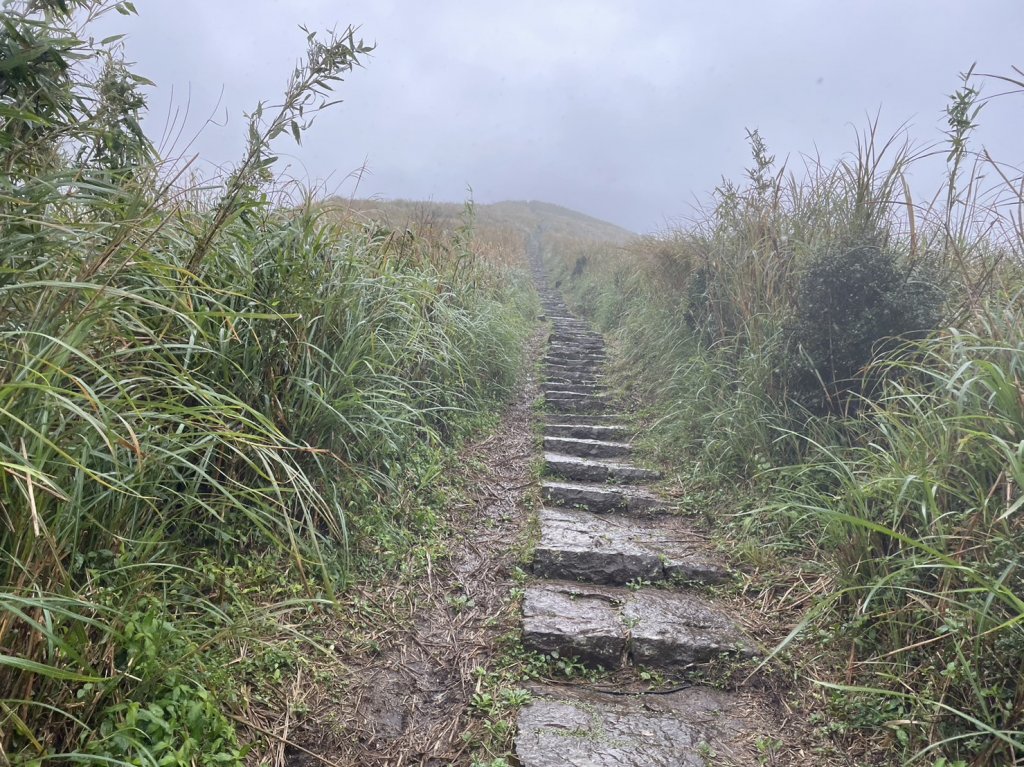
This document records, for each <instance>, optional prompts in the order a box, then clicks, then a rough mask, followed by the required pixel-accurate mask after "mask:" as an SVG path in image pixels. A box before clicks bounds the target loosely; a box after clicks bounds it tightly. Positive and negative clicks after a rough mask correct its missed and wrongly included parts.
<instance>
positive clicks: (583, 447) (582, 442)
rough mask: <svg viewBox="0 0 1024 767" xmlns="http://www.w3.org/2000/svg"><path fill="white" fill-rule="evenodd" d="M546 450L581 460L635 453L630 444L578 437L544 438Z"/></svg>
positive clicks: (621, 456)
mask: <svg viewBox="0 0 1024 767" xmlns="http://www.w3.org/2000/svg"><path fill="white" fill-rule="evenodd" d="M544 449H545V450H550V451H551V452H552V453H561V454H562V455H575V456H577V457H579V458H624V457H626V456H628V455H629V454H630V453H632V452H633V447H632V445H630V444H629V443H628V442H607V441H605V440H601V439H580V438H577V437H544Z"/></svg>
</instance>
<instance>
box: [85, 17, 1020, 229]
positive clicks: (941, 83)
mask: <svg viewBox="0 0 1024 767" xmlns="http://www.w3.org/2000/svg"><path fill="white" fill-rule="evenodd" d="M139 6H140V11H141V14H142V15H141V16H140V17H139V18H138V19H130V20H127V21H125V20H123V19H121V18H120V17H116V18H114V17H108V18H107V19H105V21H104V29H103V31H102V34H108V33H110V31H127V32H128V33H129V39H128V41H127V54H128V58H129V59H133V60H136V61H137V62H138V69H139V71H140V72H141V73H143V74H145V75H147V76H149V77H151V78H152V79H154V80H155V81H156V82H157V83H159V85H160V89H159V90H158V91H157V92H156V93H154V94H152V95H151V104H152V105H153V107H154V108H153V110H152V116H151V117H150V120H149V126H150V129H151V131H159V125H160V123H162V121H163V119H164V112H165V108H166V104H167V99H168V96H167V94H168V93H169V92H170V87H171V86H173V87H174V90H175V94H176V95H175V98H176V100H177V101H178V103H179V104H180V103H181V100H182V98H183V94H184V93H185V92H186V90H187V88H188V86H189V84H191V89H192V105H191V108H192V113H193V116H194V124H195V123H198V122H201V119H200V118H201V117H204V116H205V115H206V114H207V113H208V112H209V110H210V109H211V108H212V107H213V105H214V103H216V100H217V97H218V94H219V93H220V91H221V89H222V88H223V89H224V99H223V104H222V110H223V111H226V112H227V113H228V115H229V116H230V120H229V123H228V125H227V126H226V127H216V126H209V127H207V128H206V129H205V130H204V131H203V133H202V135H201V136H200V138H199V140H198V141H197V144H196V148H197V149H198V150H199V151H201V152H202V153H203V154H204V156H207V157H208V158H209V159H211V160H212V161H213V162H215V163H225V162H230V161H231V160H232V159H233V158H234V157H236V156H237V154H238V153H239V152H240V150H241V145H242V132H243V121H242V119H241V115H242V112H243V111H245V110H248V109H251V108H252V107H253V106H254V105H255V103H256V102H257V101H258V100H260V99H264V100H270V101H273V99H274V98H275V97H276V96H277V95H278V94H279V93H280V90H281V88H282V87H283V84H284V82H285V80H286V78H287V76H288V73H289V72H290V70H291V67H292V66H293V64H294V62H295V60H296V58H297V57H298V56H299V55H301V53H302V48H303V36H302V33H301V32H299V30H298V25H299V24H307V25H308V26H310V27H312V28H326V27H330V26H342V27H343V26H345V25H347V24H349V23H353V24H359V25H361V30H360V31H361V33H362V34H363V35H364V36H365V37H366V38H367V39H370V40H375V41H376V42H377V43H378V49H377V51H376V53H375V54H374V55H373V56H372V57H371V58H370V59H369V60H368V61H367V66H366V69H365V70H360V71H356V72H354V73H352V75H351V76H350V77H349V78H348V82H346V83H345V84H343V85H342V86H341V87H340V90H339V95H340V96H341V98H343V99H344V100H345V103H343V104H341V105H339V106H338V107H336V108H334V109H333V110H332V111H331V112H330V113H328V114H325V115H323V116H322V117H321V119H320V120H319V122H318V124H317V125H316V126H315V127H314V129H313V131H312V132H311V133H310V134H309V135H308V138H307V142H306V144H305V145H304V146H303V147H302V148H299V149H296V148H294V147H290V146H287V145H282V146H281V150H282V151H283V152H286V153H287V156H288V157H289V158H292V159H290V162H291V163H292V167H293V171H294V172H296V173H297V174H299V175H305V174H308V175H309V176H310V177H311V179H316V178H324V177H328V176H330V177H331V178H332V182H331V183H332V184H334V185H335V188H337V190H338V191H340V192H342V193H346V194H347V193H350V192H351V191H352V188H351V183H350V182H345V180H344V179H345V177H346V175H347V174H348V173H349V172H350V171H352V170H353V169H355V168H358V167H359V166H360V165H361V164H362V162H363V160H364V158H365V159H366V160H367V163H368V168H369V171H370V173H369V175H367V176H366V177H365V178H364V179H363V181H362V185H361V186H360V189H359V193H360V194H364V195H365V194H379V195H381V196H385V197H410V198H416V197H420V198H432V199H436V200H461V199H462V198H463V197H464V195H465V192H466V187H467V185H472V187H473V189H474V193H475V195H476V196H477V199H478V200H480V201H482V202H491V201H496V200H500V199H522V198H529V199H544V200H549V201H551V202H555V203H559V204H563V205H567V206H569V207H573V208H576V209H579V210H581V211H583V212H586V213H590V214H592V215H597V216H600V217H602V218H606V219H609V220H612V221H615V222H617V223H620V224H623V225H625V226H628V227H630V228H632V229H635V230H649V229H653V228H657V227H659V226H660V225H661V224H662V223H663V222H664V221H665V220H666V219H668V218H675V217H679V216H681V215H685V214H686V213H687V210H688V208H689V205H690V203H691V202H692V201H693V200H694V199H695V198H702V197H704V196H705V195H706V194H707V193H708V192H709V191H710V190H711V189H712V188H713V187H714V186H715V185H716V184H718V183H719V181H720V179H721V177H722V176H723V175H725V176H729V177H734V178H735V177H738V176H739V175H741V174H742V171H743V167H744V164H745V162H746V157H747V148H746V145H745V142H744V130H745V129H746V128H755V127H756V128H759V129H760V130H761V131H762V133H763V134H764V136H765V138H766V139H767V140H768V142H769V147H770V148H771V149H772V150H773V151H774V152H775V153H776V154H777V155H778V156H779V158H780V159H781V158H784V157H787V156H789V157H791V158H793V159H794V161H798V160H799V157H798V155H799V153H801V152H808V153H813V152H814V151H816V150H818V151H820V152H821V153H822V155H823V157H824V158H825V159H826V160H833V159H835V158H836V157H837V156H839V155H840V154H841V153H842V152H845V151H848V150H850V149H852V147H853V136H854V128H855V127H857V128H859V127H863V125H864V124H865V120H866V117H865V116H866V115H867V114H869V113H870V114H873V113H874V112H875V111H876V110H878V109H879V108H881V114H882V123H883V125H884V127H885V129H886V130H891V129H895V128H896V127H897V126H898V125H900V124H901V123H903V122H904V121H907V120H911V121H912V122H913V123H914V124H915V125H916V129H915V131H914V132H915V134H916V135H918V136H920V137H921V138H923V139H925V140H936V139H938V138H941V133H940V129H941V117H942V110H943V108H944V106H945V103H946V97H947V95H948V94H949V93H951V92H952V91H953V90H954V89H955V88H956V87H957V73H958V72H960V71H961V70H963V69H965V68H966V67H968V66H969V65H970V64H971V62H972V61H975V60H978V61H979V62H981V63H980V67H982V68H985V69H988V70H990V71H996V72H1007V71H1008V70H1009V67H1010V65H1011V64H1014V63H1016V64H1022V63H1024V62H1022V61H1021V60H1020V59H1019V58H1017V57H1018V56H1019V55H1020V54H1019V44H1018V34H1017V33H1018V32H1019V30H1020V29H1021V28H1024V25H1022V23H1021V22H1024V6H1021V5H1020V4H1019V3H1018V2H1016V1H1015V0H988V1H984V0H983V1H981V2H977V3H974V4H973V5H972V6H971V8H970V10H969V15H966V14H963V13H962V14H961V15H957V14H956V13H954V12H953V11H956V10H961V11H962V10H963V9H962V8H961V7H960V6H956V5H953V4H949V5H946V4H944V3H935V2H925V1H924V0H907V1H906V2H901V3H891V2H884V1H883V0H867V1H866V2H858V3H839V2H822V1H820V0H801V1H797V0H791V1H779V2H772V3H764V2H755V1H754V0H733V1H732V2H728V3H712V2H710V0H700V1H699V2H698V1H697V0H685V1H682V2H673V1H671V0H639V1H638V2H635V3H622V2H618V1H617V0H561V1H560V2H557V3H554V2H550V1H541V0H523V1H521V2H516V3H506V2H499V1H498V0H490V1H487V2H473V3H469V2H458V1H457V0H438V1H437V2H432V3H420V2H412V0H409V1H408V2H401V1H400V0H387V1H381V0H377V1H374V2H371V1H370V0H359V1H358V2H356V1H353V2H349V3H345V4H337V3H333V2H327V1H326V0H303V2H287V3H286V2H272V1H271V0H262V1H261V2H252V1H250V2H240V1H239V0H218V2H216V3H212V2H199V0H176V1H175V2H171V0H153V1H152V2H150V3H148V4H141V3H140V4H139ZM1018 102H1024V98H1020V97H1018ZM1020 115H1021V106H1020V105H1019V103H1010V102H1004V103H1001V104H993V105H992V106H991V107H990V108H987V110H986V112H985V113H983V116H982V123H983V129H982V130H981V131H980V132H979V137H980V138H983V139H984V141H985V142H986V143H987V144H990V145H991V146H992V147H993V148H994V149H995V150H996V152H997V153H998V154H999V155H1000V156H1002V157H1003V158H1004V159H1007V160H1009V161H1011V162H1019V161H1020V160H1022V159H1024V151H1022V146H1021V139H1020V136H1019V130H1018V126H1019V125H1020ZM990 116H991V117H990ZM986 120H989V122H987V123H986Z"/></svg>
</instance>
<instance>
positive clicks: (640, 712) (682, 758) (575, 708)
mask: <svg viewBox="0 0 1024 767" xmlns="http://www.w3.org/2000/svg"><path fill="white" fill-rule="evenodd" d="M537 692H538V694H539V695H540V697H539V698H538V699H537V700H535V701H534V702H532V703H530V705H528V706H527V707H526V708H524V709H523V710H522V711H521V712H520V713H519V730H518V734H517V737H516V755H517V756H518V757H519V760H520V763H521V764H522V767H564V766H565V765H571V766H572V767H704V765H706V764H707V762H706V761H705V759H704V757H703V756H702V755H701V754H702V753H703V752H705V750H706V749H710V748H711V744H718V748H719V749H721V748H722V744H727V743H728V742H729V741H730V740H732V739H733V738H735V737H736V736H737V735H738V734H739V733H742V732H743V731H744V730H745V729H746V728H747V727H748V726H749V725H748V723H747V722H745V721H744V720H742V719H740V718H738V717H737V716H735V715H733V714H732V713H731V712H732V711H734V710H735V709H736V708H737V706H736V699H735V697H734V696H732V695H729V694H727V693H723V692H719V691H717V690H710V689H706V688H690V689H687V690H680V691H678V692H674V693H672V694H669V695H656V696H647V697H645V698H643V699H638V698H632V697H627V698H622V697H620V696H612V695H604V694H600V693H584V692H577V693H574V694H571V695H566V693H565V692H563V691H560V690H550V691H546V690H543V689H540V690H538V691H537Z"/></svg>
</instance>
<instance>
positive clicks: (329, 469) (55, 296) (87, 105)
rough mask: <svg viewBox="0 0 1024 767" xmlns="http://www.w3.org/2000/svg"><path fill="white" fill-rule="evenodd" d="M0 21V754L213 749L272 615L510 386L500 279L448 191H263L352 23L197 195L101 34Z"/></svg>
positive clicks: (425, 522)
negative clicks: (351, 212) (147, 133)
mask: <svg viewBox="0 0 1024 767" xmlns="http://www.w3.org/2000/svg"><path fill="white" fill-rule="evenodd" d="M70 6H71V8H70V9H69V10H75V9H77V10H79V11H81V12H83V13H87V14H88V13H96V12H99V11H100V10H101V8H102V6H101V5H100V4H97V3H92V2H74V3H70ZM119 7H120V8H121V9H122V10H124V11H125V12H131V8H130V6H129V4H121V5H120V6H119ZM2 15H3V22H4V27H3V29H2V30H0V55H2V56H3V62H4V64H5V65H10V66H9V67H8V68H7V69H6V70H5V72H6V74H5V77H7V78H8V79H7V80H6V81H5V87H7V85H11V86H12V87H8V88H7V90H5V91H4V98H5V101H4V109H5V112H4V120H5V122H4V123H3V126H2V128H0V137H2V143H0V162H2V164H3V167H4V169H5V171H6V173H5V175H4V181H3V182H2V185H0V243H2V245H3V248H2V253H3V255H2V257H0V467H2V472H0V499H2V500H0V583H2V586H0V761H4V760H6V761H9V762H11V763H13V764H42V763H44V762H54V763H66V762H76V763H95V764H99V763H103V764H112V763H113V764H140V765H147V764H154V765H155V764H161V765H170V764H182V765H186V764H188V765H194V764H201V765H213V764H237V763H241V761H242V760H243V759H244V758H245V755H246V753H247V751H248V747H247V746H246V744H245V743H243V742H242V740H243V739H240V738H239V730H238V728H237V726H236V725H237V722H238V718H239V717H241V718H242V719H244V718H245V716H246V715H247V714H248V713H249V711H250V708H251V707H253V706H257V705H267V706H272V705H274V704H273V692H272V691H273V689H274V686H275V684H277V683H279V682H280V681H281V679H282V678H283V676H282V675H284V676H287V674H289V673H291V672H292V671H293V670H294V668H293V666H294V664H296V663H298V662H299V658H300V657H301V653H300V652H299V650H300V648H303V647H304V648H306V649H307V650H308V649H309V641H310V639H309V638H308V637H303V636H302V634H301V632H299V631H298V629H296V628H295V626H297V625H300V624H301V623H302V622H303V621H304V620H306V619H308V618H309V617H310V616H311V615H313V614H314V613H316V612H317V611H319V610H324V609H330V604H331V600H332V597H333V596H334V595H335V593H336V592H337V590H338V589H342V588H345V587H346V586H347V584H348V583H349V582H350V580H351V579H352V578H353V577H355V575H357V574H359V573H361V572H372V571H373V569H374V568H376V567H380V566H381V565H380V564H378V563H380V562H383V561H386V560H387V558H388V557H389V556H392V557H394V556H395V555H396V552H397V551H399V550H400V549H401V547H403V546H406V547H407V546H408V545H410V543H411V542H412V541H414V540H415V539H416V536H417V535H418V532H419V531H422V530H423V529H426V528H429V526H430V525H431V523H432V514H433V512H432V509H431V503H432V502H434V501H435V500H436V499H434V498H433V495H434V494H435V491H434V488H435V487H436V485H437V482H438V472H439V471H440V467H441V466H442V457H443V454H444V451H446V450H447V449H449V448H450V447H451V446H452V445H453V444H456V443H457V442H458V441H459V440H460V439H461V438H462V437H464V436H465V435H466V434H468V433H469V432H470V431H471V430H473V429H475V428H478V427H479V426H480V424H482V423H484V422H485V420H486V414H487V413H488V412H489V411H491V410H492V409H493V407H494V406H495V403H497V402H499V401H501V400H502V399H503V398H504V397H506V396H507V395H508V394H509V393H510V392H511V390H512V387H513V386H514V384H515V382H516V380H517V375H518V365H519V360H520V353H519V352H520V348H521V342H522V339H523V337H524V334H525V333H526V331H527V328H528V324H529V317H530V314H531V312H532V311H533V302H532V300H531V299H530V297H529V289H528V287H527V282H526V278H525V276H524V275H522V274H520V273H519V272H518V271H517V269H516V268H515V267H514V266H512V265H508V264H501V265H499V264H495V263H493V262H489V261H486V260H485V259H483V258H481V257H479V255H478V254H477V253H476V251H475V247H476V246H475V245H474V241H473V237H472V211H471V210H470V211H468V212H467V214H466V218H465V219H464V221H463V224H462V226H461V227H460V229H459V230H458V231H456V232H445V233H441V234H438V235H436V236H433V237H425V236H420V235H418V234H415V233H403V234H399V233H396V232H394V231H392V230H390V229H388V228H387V227H385V226H382V225H378V224H374V223H372V222H366V223H360V224H353V223H347V224H346V223H337V222H335V221H333V220H332V219H331V218H330V217H329V216H328V215H326V214H325V213H323V212H322V211H321V208H320V206H319V205H317V204H315V203H313V202H312V201H301V200H300V201H298V202H297V203H295V204H292V205H288V206H275V205H273V204H271V203H270V202H269V200H271V199H272V198H273V195H272V194H270V192H271V191H272V186H273V183H274V180H273V176H272V173H271V170H270V169H271V168H272V163H273V159H274V158H273V155H272V153H271V151H270V150H271V142H272V141H274V140H275V139H278V137H279V136H280V134H282V133H285V132H288V133H291V132H294V133H295V134H296V135H297V136H298V135H301V132H302V130H303V128H304V126H305V123H303V120H305V119H308V118H309V116H310V115H311V114H313V113H315V111H316V109H317V108H320V107H322V106H323V105H325V104H326V102H327V101H329V100H330V95H329V94H330V92H331V90H332V88H334V87H335V86H336V85H337V83H338V82H339V81H340V79H341V76H342V75H345V74H347V73H349V72H351V71H353V69H354V68H355V67H356V66H357V65H358V62H359V60H360V58H361V57H362V56H363V55H364V54H365V53H366V52H367V51H368V48H367V47H366V46H364V45H363V44H362V43H361V42H359V41H356V40H355V39H354V37H353V35H352V34H351V33H350V32H349V33H346V34H344V35H341V36H331V37H329V38H326V39H325V38H320V37H311V38H310V39H309V41H308V42H309V56H308V58H307V60H306V61H305V62H304V63H303V64H301V65H300V66H299V67H298V68H297V69H296V70H295V72H294V73H293V75H292V78H291V80H290V81H289V84H288V88H287V90H286V93H285V97H284V99H283V101H282V104H283V106H281V107H280V109H279V110H278V111H276V112H274V113H273V114H271V113H270V112H271V110H264V109H263V108H262V107H261V108H259V109H257V110H255V111H254V113H253V115H252V117H251V121H250V126H249V128H250V131H249V145H248V148H247V150H246V153H245V155H244V156H243V158H242V161H241V162H240V164H239V166H238V167H237V168H236V169H235V172H234V173H233V174H232V175H231V176H230V177H229V178H227V179H226V180H225V181H224V183H223V185H222V186H221V187H219V188H215V187H210V186H207V187H206V188H205V189H203V190H197V189H188V188H182V187H181V185H180V182H179V180H178V177H176V176H174V175H173V173H172V172H171V170H169V169H168V168H167V167H165V166H164V165H162V164H161V162H160V160H159V158H157V157H156V156H155V155H154V153H153V150H152V147H151V146H150V145H149V143H148V141H146V140H145V137H144V136H142V135H141V133H140V132H138V130H137V128H138V113H139V110H140V109H141V108H142V107H143V106H144V99H142V98H141V97H139V96H138V92H137V90H136V87H137V85H138V81H136V80H135V79H133V76H132V75H131V73H130V72H129V71H128V69H127V68H126V67H125V66H124V65H123V64H120V63H117V61H116V58H114V59H110V58H108V56H109V55H110V52H109V50H108V49H107V48H104V47H103V45H102V44H95V43H92V42H89V41H85V40H81V39H78V38H77V37H76V36H75V34H74V33H73V32H72V31H71V30H70V26H71V22H70V15H69V14H67V13H65V12H64V11H62V10H60V9H59V8H54V9H53V13H51V14H49V15H47V16H45V17H44V16H42V15H41V14H39V13H37V12H35V11H33V10H31V9H30V7H29V6H28V5H27V4H14V5H11V6H10V7H9V8H5V10H4V11H3V14H2ZM18 57H20V58H18ZM104 61H106V62H108V63H107V64H103V62H104ZM110 62H114V64H111V63H110ZM101 64H102V66H100V65H101ZM93 65H97V71H98V74H96V72H94V71H93V70H92V69H90V67H92V66H93ZM92 75H95V76H94V77H93V76H92ZM15 86H16V87H15ZM265 112H266V115H265V114H264V113H265ZM252 648H259V649H258V651H256V652H255V653H253V649H252ZM256 657H258V658H259V659H258V660H256V659H255V658H256ZM245 690H248V691H249V692H247V693H245V694H243V691H245ZM261 700H262V701H263V703H262V704H261V703H260V701H261Z"/></svg>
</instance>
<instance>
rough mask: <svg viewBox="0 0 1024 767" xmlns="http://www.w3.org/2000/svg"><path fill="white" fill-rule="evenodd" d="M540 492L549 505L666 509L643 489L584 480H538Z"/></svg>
mask: <svg viewBox="0 0 1024 767" xmlns="http://www.w3.org/2000/svg"><path fill="white" fill-rule="evenodd" d="M540 489H541V495H542V497H543V498H544V500H545V501H546V502H547V503H550V504H551V505H552V506H569V507H572V508H577V509H586V510H587V511H592V512H594V513H595V514H603V513H606V512H610V511H619V512H624V513H632V514H656V513H664V512H666V511H667V509H665V506H664V504H663V503H662V501H661V499H660V498H658V497H657V496H655V495H652V494H651V493H649V492H647V491H646V490H642V489H640V488H635V487H617V486H615V485H592V484H587V483H584V482H555V481H550V480H549V481H547V482H542V483H541V486H540Z"/></svg>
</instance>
